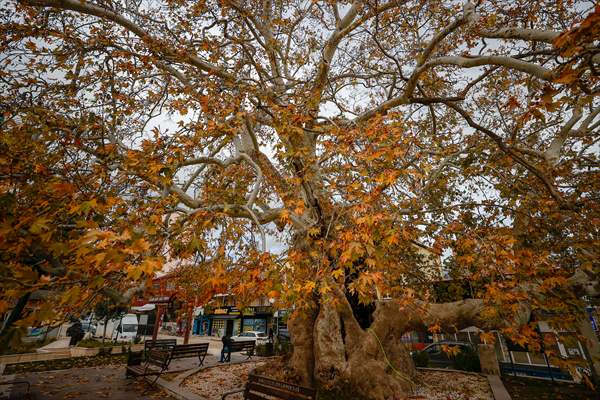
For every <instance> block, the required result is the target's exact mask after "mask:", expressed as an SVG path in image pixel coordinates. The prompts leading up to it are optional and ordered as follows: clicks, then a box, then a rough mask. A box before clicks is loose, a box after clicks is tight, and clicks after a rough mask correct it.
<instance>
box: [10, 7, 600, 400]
mask: <svg viewBox="0 0 600 400" xmlns="http://www.w3.org/2000/svg"><path fill="white" fill-rule="evenodd" d="M599 14H600V11H599V10H598V9H597V8H596V9H595V8H594V5H593V4H592V3H591V2H586V1H549V0H548V1H537V0H536V1H528V0H518V1H514V0H511V1H485V0H481V1H476V2H462V1H461V2H458V1H426V0H425V1H421V0H419V1H413V0H408V1H403V0H388V1H385V0H364V1H354V2H350V1H303V0H302V1H300V0H290V1H275V0H272V1H270V0H261V1H258V0H247V1H231V0H205V1H202V0H198V1H186V0H148V1H141V0H140V1H133V0H94V1H82V0H19V1H16V2H15V1H12V0H11V1H8V2H7V4H6V6H5V7H4V8H3V10H2V15H1V18H2V23H3V24H2V28H1V36H0V38H1V43H2V44H1V49H0V51H1V54H2V59H1V61H0V62H1V68H0V78H1V82H0V86H1V87H2V91H1V93H0V100H1V102H2V105H3V108H4V110H3V111H4V121H3V122H2V132H1V134H2V146H3V155H2V163H1V165H0V166H1V168H2V171H3V172H2V176H1V179H2V181H1V182H2V184H1V185H2V186H1V187H2V188H3V190H4V191H10V192H11V197H10V199H9V197H6V199H7V200H6V201H9V200H10V201H11V202H13V203H11V204H21V208H20V210H21V213H19V214H18V215H17V214H15V213H13V214H11V216H10V218H8V217H7V216H6V215H5V214H3V220H2V221H3V222H2V233H3V235H4V236H5V238H9V239H10V238H12V239H10V240H13V239H14V240H17V241H20V242H19V243H21V247H20V250H21V252H20V253H18V254H14V256H11V257H10V259H6V258H5V259H3V260H2V263H3V264H2V271H1V273H2V280H3V281H2V282H3V288H4V287H10V290H11V294H12V295H15V294H17V295H18V294H22V293H25V292H27V290H28V286H26V285H29V287H32V286H33V287H40V285H42V284H43V283H44V282H55V281H57V280H58V281H59V282H63V283H64V285H66V286H68V285H69V284H78V285H79V286H77V287H78V289H77V291H78V293H72V292H70V295H69V296H70V297H69V296H67V299H70V300H72V299H74V298H76V297H77V296H75V295H76V294H79V291H81V292H84V291H89V290H91V292H90V293H95V291H98V290H100V289H101V288H102V287H103V286H102V285H103V282H105V281H106V280H107V279H108V280H110V279H112V280H113V281H115V280H116V281H118V280H120V281H124V278H127V279H128V280H129V281H135V280H140V279H141V280H143V279H144V277H147V276H151V274H152V273H153V272H154V270H155V269H156V268H158V265H159V264H160V263H159V261H157V259H150V261H146V258H145V257H143V256H144V255H148V254H156V251H159V250H160V249H163V250H164V249H168V251H169V253H170V254H169V257H171V258H179V259H184V260H185V259H192V258H195V260H196V263H195V267H194V268H196V271H197V273H187V274H186V275H185V276H186V277H188V279H189V280H194V279H195V278H194V277H197V279H198V282H197V283H195V284H194V283H193V282H190V285H191V287H192V286H193V287H194V288H196V289H198V288H200V289H201V290H217V289H215V288H223V287H226V288H228V289H229V290H231V291H232V292H233V293H235V294H236V295H238V296H239V298H244V296H246V297H247V296H250V297H252V296H257V295H259V294H265V295H268V296H269V297H271V298H276V299H277V301H278V302H280V303H282V304H288V305H291V304H293V305H294V307H295V311H294V315H293V317H292V318H291V320H290V323H289V327H290V332H291V334H292V340H293V345H294V348H293V354H292V355H291V357H290V358H289V360H287V367H288V369H287V373H288V374H289V377H290V379H291V378H296V379H297V380H298V381H301V382H303V383H305V384H311V385H318V386H320V387H323V388H325V389H328V390H332V391H342V392H343V391H346V390H349V391H350V392H351V393H353V394H354V396H356V397H361V396H362V397H364V398H368V399H389V398H404V397H406V396H407V395H408V394H409V393H410V392H411V389H412V387H413V381H414V377H415V368H414V365H413V363H412V360H411V358H410V357H409V355H408V352H407V351H406V349H405V348H404V346H403V345H402V343H401V336H402V334H403V333H405V332H407V331H409V330H413V329H426V328H427V329H430V330H432V331H433V330H446V331H447V330H453V329H460V328H463V327H466V326H470V325H476V326H478V327H480V328H482V329H491V328H496V329H502V330H503V332H504V333H505V334H507V335H509V336H511V337H512V338H513V340H515V341H517V342H519V343H521V344H529V345H531V346H535V344H536V343H538V340H537V339H538V337H537V334H536V332H535V330H534V329H533V324H532V322H531V321H532V318H531V317H530V316H531V315H532V314H533V315H538V316H539V315H543V316H545V318H548V319H549V320H550V322H551V323H553V324H554V325H555V326H557V327H565V328H569V327H575V326H578V323H579V322H580V321H581V320H582V318H584V317H583V316H582V307H583V305H584V304H583V302H582V298H583V296H584V295H588V296H594V295H595V293H596V292H597V289H598V287H597V284H596V275H597V274H598V272H599V269H598V268H599V265H598V249H599V248H600V246H598V226H599V221H600V214H599V205H598V195H599V189H600V187H599V185H600V179H599V174H598V171H599V159H598V140H599V138H600V135H599V134H598V131H599V129H598V127H599V124H600V122H599V121H600V117H599V116H598V114H599V112H600V104H599V103H598V100H597V97H596V95H597V94H598V90H599V89H600V88H599V87H598V71H599V69H600V53H599V51H600V50H599V48H598V40H599V26H600V24H599V23H598V19H599ZM27 146H30V147H31V148H33V149H35V152H32V153H29V152H28V151H27ZM12 149H21V151H20V152H18V153H15V152H14V151H11V150H12ZM5 150H6V151H5ZM53 156H54V157H58V156H59V158H60V160H52V165H51V166H48V165H45V161H46V160H47V159H52V157H53ZM12 166H20V167H19V168H20V169H18V168H17V169H11V168H13V167H12ZM17 170H18V171H17ZM11 171H12V172H11ZM15 171H17V173H15ZM19 174H21V175H19ZM36 174H44V175H43V176H44V178H43V179H39V175H36ZM36 177H38V179H37V180H38V181H39V182H38V183H37V185H43V187H44V188H45V189H44V190H43V191H36V190H34V188H36V187H38V186H36V185H34V183H35V182H36ZM62 182H64V183H62ZM49 184H55V189H56V190H58V193H59V194H60V193H62V194H61V195H59V196H57V195H56V192H53V193H55V194H54V195H52V196H51V195H50V192H49V191H51V190H50V189H52V187H48V185H49ZM22 193H27V194H28V196H29V197H27V198H24V199H20V195H21V194H22ZM36 194H37V196H36ZM28 199H29V200H31V201H33V202H34V203H35V205H36V206H35V208H33V209H31V208H27V207H25V206H23V204H26V203H19V201H20V200H22V201H26V200H28ZM65 199H67V200H65ZM61 201H68V204H71V203H73V202H74V203H75V205H71V206H70V207H71V211H69V210H66V211H65V209H64V208H61V207H58V208H56V207H54V208H53V207H49V208H48V207H46V208H44V207H45V206H48V204H46V203H44V202H48V203H49V204H50V205H51V206H52V205H56V204H60V202H61ZM15 207H16V206H15ZM47 210H51V211H47ZM52 210H54V211H52ZM56 210H58V211H56ZM3 212H4V211H3ZM45 212H51V213H50V214H48V215H45V214H44V213H45ZM57 213H58V214H60V215H58V214H57ZM25 217H26V218H25ZM55 217H56V218H55ZM40 219H41V221H40ZM7 221H8V222H7ZM78 221H79V222H78ZM83 221H87V222H86V223H84V222H83ZM56 225H61V228H60V229H61V230H60V231H58V229H59V227H56ZM66 229H68V231H65V230H66ZM49 232H53V233H54V234H53V235H49V234H48V233H49ZM60 232H62V233H60ZM64 232H68V234H67V233H64ZM61 235H62V236H61ZM65 235H66V236H68V237H71V238H78V239H77V240H75V239H74V240H75V241H68V240H66V239H64V237H65ZM81 237H83V238H86V239H82V238H81ZM9 239H3V240H2V241H0V243H1V244H2V245H3V248H9V245H10V243H11V241H10V240H9ZM56 243H58V245H56ZM53 244H54V245H53ZM77 246H79V247H77ZM98 246H100V247H98ZM422 246H425V247H427V248H428V249H429V250H427V251H422V250H419V249H421V248H422ZM82 248H83V249H87V250H80V249H82ZM35 249H38V250H39V251H40V252H41V253H40V254H41V255H39V257H41V258H42V260H41V261H40V260H38V259H31V257H29V259H28V258H27V254H29V253H31V252H33V251H34V250H35ZM76 249H79V250H76ZM101 249H105V250H106V252H108V254H109V256H107V257H106V258H104V257H103V256H102V254H103V252H102V251H99V250H101ZM152 249H154V250H155V251H154V252H153V251H152ZM77 251H80V252H83V253H84V254H79V253H77ZM11 254H12V253H11ZM49 254H54V255H55V257H50V255H49ZM197 255H201V257H196V256H197ZM92 256H93V260H94V262H93V263H91V264H88V263H87V261H89V260H90V259H92ZM39 257H38V258H39ZM78 257H79V258H78ZM132 258H133V259H132ZM440 258H443V259H444V262H445V263H446V264H447V265H448V268H449V270H451V272H452V275H453V277H454V278H455V279H457V280H463V281H468V282H469V283H470V284H471V288H472V290H471V291H472V293H471V294H470V296H471V297H472V298H470V299H466V300H459V301H456V302H450V303H440V302H438V301H440V298H439V296H436V290H435V284H434V282H435V281H436V280H439V279H440V275H441V272H440V269H439V268H438V267H437V266H436V265H437V263H438V262H439V259H440ZM54 259H63V260H64V262H63V268H62V269H61V274H59V275H56V274H55V271H53V270H52V268H49V267H48V264H49V263H50V261H52V260H54ZM49 260H50V261H49ZM90 266H91V267H90ZM40 267H44V268H45V269H42V270H40ZM11 268H13V269H11ZM35 268H37V270H35ZM13 270H15V271H19V274H20V275H19V276H18V277H15V276H13V275H12V271H13ZM73 270H74V272H73ZM28 271H33V272H31V273H28ZM68 277H73V281H70V280H69V279H68ZM40 281H41V282H42V283H40ZM76 282H79V283H76ZM94 282H95V283H94ZM36 285H37V286H36ZM90 285H91V286H90ZM94 285H95V286H94ZM211 288H212V289H211ZM86 293H87V292H86ZM89 296H92V295H91V294H89ZM63 300H64V299H63ZM73 301H74V300H73ZM569 329H570V328H569ZM484 337H485V336H484ZM488 338H489V337H488Z"/></svg>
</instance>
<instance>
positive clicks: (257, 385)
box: [221, 374, 317, 400]
mask: <svg viewBox="0 0 600 400" xmlns="http://www.w3.org/2000/svg"><path fill="white" fill-rule="evenodd" d="M241 392H244V399H246V400H263V399H265V400H266V399H284V400H314V399H316V398H317V393H316V391H315V390H314V389H311V388H307V387H304V386H298V385H293V384H291V383H287V382H281V381H276V380H274V379H270V378H266V377H264V376H260V375H254V374H250V375H248V382H247V383H246V387H245V388H244V389H237V390H232V391H230V392H227V393H224V394H223V395H222V396H221V400H225V398H226V397H227V396H229V395H232V394H235V393H241Z"/></svg>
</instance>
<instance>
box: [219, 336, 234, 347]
mask: <svg viewBox="0 0 600 400" xmlns="http://www.w3.org/2000/svg"><path fill="white" fill-rule="evenodd" d="M221 341H222V342H223V347H225V346H229V345H230V344H231V342H232V341H233V340H231V336H228V335H225V336H223V337H222V338H221Z"/></svg>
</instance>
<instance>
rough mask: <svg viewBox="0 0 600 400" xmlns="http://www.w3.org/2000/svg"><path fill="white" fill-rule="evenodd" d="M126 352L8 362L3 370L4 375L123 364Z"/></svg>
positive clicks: (125, 360)
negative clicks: (15, 362)
mask: <svg viewBox="0 0 600 400" xmlns="http://www.w3.org/2000/svg"><path fill="white" fill-rule="evenodd" d="M126 362H127V354H116V355H97V356H93V357H71V358H61V359H58V360H46V361H32V362H28V363H20V364H9V365H7V366H6V369H5V370H4V374H5V375H11V374H22V373H26V372H43V371H52V370H57V369H71V368H87V367H96V366H100V365H111V364H125V363H126Z"/></svg>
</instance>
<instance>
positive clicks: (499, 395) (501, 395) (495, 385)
mask: <svg viewBox="0 0 600 400" xmlns="http://www.w3.org/2000/svg"><path fill="white" fill-rule="evenodd" d="M487 380H488V384H489V385H490V388H491V389H492V394H493V395H494V400H511V397H510V394H508V390H506V388H505V387H504V384H503V383H502V379H500V377H499V376H498V375H487Z"/></svg>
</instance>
